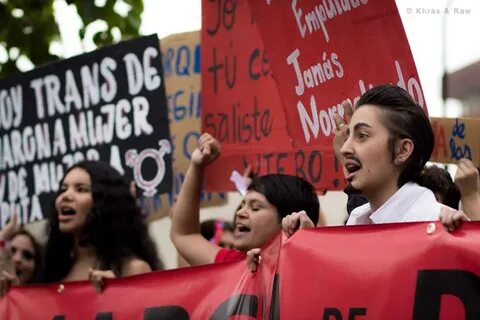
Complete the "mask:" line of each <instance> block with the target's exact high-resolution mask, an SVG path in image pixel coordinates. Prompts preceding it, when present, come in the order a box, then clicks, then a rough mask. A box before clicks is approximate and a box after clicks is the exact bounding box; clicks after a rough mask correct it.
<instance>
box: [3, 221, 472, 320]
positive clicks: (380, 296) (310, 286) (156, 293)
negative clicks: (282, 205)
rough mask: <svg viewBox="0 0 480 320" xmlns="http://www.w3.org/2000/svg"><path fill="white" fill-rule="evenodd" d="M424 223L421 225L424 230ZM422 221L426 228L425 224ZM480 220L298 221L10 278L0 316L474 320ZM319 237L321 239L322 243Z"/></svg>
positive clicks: (115, 319)
mask: <svg viewBox="0 0 480 320" xmlns="http://www.w3.org/2000/svg"><path fill="white" fill-rule="evenodd" d="M427 227H428V229H427ZM427 230H429V232H428V233H427ZM479 231H480V224H478V223H465V224H464V225H463V226H462V227H461V229H460V230H458V231H456V232H453V233H449V232H447V231H446V230H445V228H444V227H443V226H442V225H441V224H440V223H434V224H431V223H425V222H422V223H401V224H389V225H366V226H354V227H329V228H317V229H309V230H300V231H299V232H297V233H296V234H295V235H293V236H292V237H291V238H290V239H289V240H287V241H286V242H284V243H283V244H282V245H281V246H280V241H278V240H279V239H280V237H277V238H276V239H274V240H273V241H272V242H271V243H270V245H268V246H267V247H266V248H262V263H261V264H260V265H259V268H258V270H257V272H256V273H251V272H250V271H248V270H247V265H246V263H245V261H243V260H242V261H237V262H230V263H218V264H214V265H208V266H202V267H196V268H183V269H179V270H171V271H163V272H154V273H149V274H143V275H139V276H135V277H127V278H121V279H113V280H110V279H107V281H106V286H105V289H104V291H103V292H102V293H101V294H96V293H95V290H94V288H93V286H92V284H91V283H90V282H88V281H84V282H67V283H63V286H59V285H58V284H51V285H35V286H25V287H11V288H10V289H9V291H8V293H7V295H6V296H5V297H3V298H2V299H0V314H1V315H2V319H48V320H50V319H67V320H74V319H110V320H117V319H145V320H147V319H148V320H150V319H175V320H188V319H336V320H338V319H358V320H360V319H395V320H397V319H398V320H403V319H405V320H407V319H413V320H425V319H432V320H433V319H435V320H436V319H449V320H453V319H479V318H480V303H479V302H480V265H479V264H478V260H479V258H480V248H479V246H478V243H479V241H480V232H479ZM325 244H328V245H325Z"/></svg>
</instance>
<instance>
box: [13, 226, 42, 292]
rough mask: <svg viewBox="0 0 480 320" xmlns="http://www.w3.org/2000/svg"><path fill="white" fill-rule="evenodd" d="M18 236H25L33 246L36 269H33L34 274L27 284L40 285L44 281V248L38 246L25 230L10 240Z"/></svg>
mask: <svg viewBox="0 0 480 320" xmlns="http://www.w3.org/2000/svg"><path fill="white" fill-rule="evenodd" d="M17 236H25V237H27V238H28V239H29V240H30V242H31V243H32V246H33V251H34V252H33V262H34V263H35V268H34V269H33V274H32V276H31V277H30V279H28V281H27V284H31V283H39V282H41V280H42V275H43V259H42V258H43V253H42V248H41V246H40V245H39V244H38V242H37V240H36V239H35V238H34V237H33V236H32V234H31V233H30V232H28V231H27V230H25V229H20V230H19V231H17V232H15V234H14V235H13V236H12V237H11V238H10V239H12V240H13V239H14V238H15V237H17Z"/></svg>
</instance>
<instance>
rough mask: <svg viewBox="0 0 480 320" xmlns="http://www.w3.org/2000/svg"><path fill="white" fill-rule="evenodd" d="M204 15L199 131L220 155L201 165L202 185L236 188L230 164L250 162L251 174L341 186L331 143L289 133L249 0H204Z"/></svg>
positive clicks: (320, 186) (233, 166) (240, 168)
mask: <svg viewBox="0 0 480 320" xmlns="http://www.w3.org/2000/svg"><path fill="white" fill-rule="evenodd" d="M202 17H203V21H202V31H201V32H202V34H201V44H202V59H201V63H202V67H201V68H202V72H201V76H202V97H201V98H202V132H208V133H210V134H212V135H214V136H215V137H216V138H217V139H218V140H219V141H220V143H221V144H222V155H221V158H220V159H219V160H217V161H215V162H214V163H212V164H211V165H209V166H208V167H207V168H206V172H205V179H204V183H205V188H206V189H207V190H210V191H226V190H230V191H235V185H234V184H233V183H232V182H231V181H230V180H229V178H230V175H231V173H232V170H237V171H238V172H240V173H242V172H243V171H244V168H245V167H246V166H247V165H249V164H250V165H251V166H252V173H253V174H255V175H265V174H269V173H285V174H292V175H297V176H300V177H302V178H305V179H306V180H308V181H309V182H311V183H312V184H313V185H314V186H315V188H316V189H317V190H324V189H335V190H341V189H343V187H344V186H345V185H344V178H343V173H342V170H341V167H340V165H338V163H336V160H335V156H334V155H333V151H332V150H327V149H325V148H323V149H319V148H317V146H304V147H302V148H299V147H297V146H296V145H295V141H293V140H292V136H291V134H290V133H289V130H288V128H287V119H286V114H285V110H284V108H282V101H281V100H280V95H279V93H278V88H277V85H276V84H275V81H274V80H273V78H272V72H271V69H270V64H269V58H268V56H267V55H266V53H265V48H264V45H263V42H262V40H261V38H260V34H259V32H258V30H257V25H256V23H255V21H254V19H252V13H251V12H250V8H249V5H248V3H247V1H223V2H222V1H206V0H204V1H202ZM276 39H278V34H277V35H276ZM282 39H283V36H282ZM330 149H331V148H330Z"/></svg>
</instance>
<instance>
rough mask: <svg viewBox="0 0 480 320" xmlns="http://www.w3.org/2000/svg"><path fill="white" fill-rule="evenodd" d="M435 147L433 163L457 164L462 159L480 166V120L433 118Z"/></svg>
mask: <svg viewBox="0 0 480 320" xmlns="http://www.w3.org/2000/svg"><path fill="white" fill-rule="evenodd" d="M431 122H432V127H433V133H434V135H435V147H434V149H433V152H432V157H431V158H430V160H431V161H435V162H443V163H456V162H457V161H458V160H460V159H462V158H467V159H470V160H472V161H473V163H474V164H475V165H476V166H477V167H478V166H480V141H479V137H480V119H476V118H431Z"/></svg>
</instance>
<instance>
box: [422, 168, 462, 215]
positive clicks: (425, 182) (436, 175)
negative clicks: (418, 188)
mask: <svg viewBox="0 0 480 320" xmlns="http://www.w3.org/2000/svg"><path fill="white" fill-rule="evenodd" d="M419 184H420V185H422V186H424V187H425V188H428V189H430V190H432V191H433V193H438V194H440V195H441V196H442V197H443V202H442V203H443V204H444V205H447V206H449V207H450V208H454V209H457V210H458V203H459V201H460V190H459V189H458V187H457V185H456V184H455V183H453V179H452V177H451V176H450V174H449V173H448V171H447V170H445V169H442V168H440V167H437V166H435V165H433V166H429V167H426V168H425V169H424V170H423V173H422V175H421V178H420V182H419Z"/></svg>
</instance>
